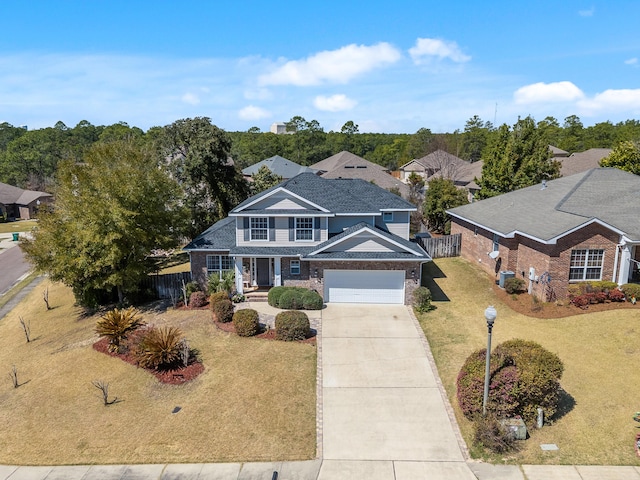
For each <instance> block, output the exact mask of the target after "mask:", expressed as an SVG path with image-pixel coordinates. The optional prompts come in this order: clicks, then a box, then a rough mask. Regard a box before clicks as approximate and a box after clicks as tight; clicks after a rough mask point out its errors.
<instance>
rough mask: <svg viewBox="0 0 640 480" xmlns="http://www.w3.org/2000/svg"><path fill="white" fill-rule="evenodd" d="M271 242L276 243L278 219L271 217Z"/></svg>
mask: <svg viewBox="0 0 640 480" xmlns="http://www.w3.org/2000/svg"><path fill="white" fill-rule="evenodd" d="M269 241H270V242H275V241H276V219H275V218H274V217H269Z"/></svg>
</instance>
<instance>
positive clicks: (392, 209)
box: [380, 207, 418, 212]
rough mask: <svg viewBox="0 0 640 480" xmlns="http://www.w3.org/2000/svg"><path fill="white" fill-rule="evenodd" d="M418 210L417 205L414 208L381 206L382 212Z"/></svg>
mask: <svg viewBox="0 0 640 480" xmlns="http://www.w3.org/2000/svg"><path fill="white" fill-rule="evenodd" d="M416 210H418V209H417V208H416V207H413V208H381V209H380V211H381V212H415V211H416Z"/></svg>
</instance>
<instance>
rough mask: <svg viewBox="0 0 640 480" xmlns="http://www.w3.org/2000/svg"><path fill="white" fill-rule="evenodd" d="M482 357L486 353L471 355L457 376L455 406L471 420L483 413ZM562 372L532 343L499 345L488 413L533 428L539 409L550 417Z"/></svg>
mask: <svg viewBox="0 0 640 480" xmlns="http://www.w3.org/2000/svg"><path fill="white" fill-rule="evenodd" d="M485 358H486V357H485V350H479V351H476V352H474V353H472V354H471V355H470V356H469V357H468V358H467V360H466V361H465V363H464V365H463V366H462V369H461V370H460V373H459V374H458V379H457V397H458V403H459V404H460V408H461V409H462V412H463V413H464V415H465V416H466V417H468V418H470V419H473V418H476V417H477V416H478V415H479V414H480V413H481V412H482V397H483V393H484V370H485ZM563 370H564V366H563V365H562V361H561V360H560V358H558V356H557V355H555V354H553V353H551V352H549V351H548V350H546V349H544V348H543V347H542V346H541V345H539V344H537V343H535V342H530V341H526V340H519V339H515V340H509V341H507V342H504V343H502V344H500V345H498V347H496V349H495V350H494V351H493V353H492V354H491V371H490V381H489V399H488V402H487V411H488V412H491V413H492V414H494V415H497V416H498V417H499V418H505V417H514V416H517V415H519V416H520V417H522V418H523V419H524V421H525V422H526V423H527V424H528V425H533V424H534V423H535V422H536V419H537V415H538V412H537V409H538V407H542V408H543V409H544V411H545V418H551V417H552V416H553V415H554V413H555V412H556V410H557V408H558V400H559V395H560V378H561V377H562V372H563Z"/></svg>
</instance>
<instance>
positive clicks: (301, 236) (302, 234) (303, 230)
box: [296, 217, 313, 240]
mask: <svg viewBox="0 0 640 480" xmlns="http://www.w3.org/2000/svg"><path fill="white" fill-rule="evenodd" d="M296 240H313V218H308V217H305V218H296Z"/></svg>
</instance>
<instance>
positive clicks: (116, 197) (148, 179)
mask: <svg viewBox="0 0 640 480" xmlns="http://www.w3.org/2000/svg"><path fill="white" fill-rule="evenodd" d="M178 199H179V188H178V185H177V184H176V182H175V181H174V180H172V179H171V178H170V177H169V175H168V174H167V173H166V172H165V171H164V170H163V168H162V166H161V165H159V163H158V160H157V157H156V156H154V155H152V154H151V153H150V152H149V151H148V150H144V149H142V148H141V147H140V146H137V145H135V144H134V143H132V142H130V141H115V142H110V143H106V144H105V143H98V144H95V145H94V146H93V147H92V148H91V149H90V150H89V151H88V152H87V154H86V155H85V157H84V162H82V163H77V162H74V161H73V160H65V161H62V162H61V163H60V166H59V171H58V176H57V188H56V203H55V207H54V208H53V210H52V211H50V212H42V213H41V215H40V221H39V224H38V227H37V229H36V230H35V232H34V236H33V239H32V240H24V241H23V242H22V244H21V246H22V248H23V250H24V251H25V252H26V254H27V256H28V258H29V259H30V260H31V262H32V263H33V264H34V265H35V266H36V268H37V270H39V271H40V272H45V273H47V274H49V276H50V277H51V278H52V279H53V280H57V281H61V282H63V283H64V284H66V285H68V286H70V287H71V288H72V289H73V292H74V295H75V297H76V300H77V301H78V302H79V303H80V304H83V305H87V306H90V305H94V304H95V303H96V302H97V301H98V300H97V299H98V298H99V297H100V292H113V291H117V293H118V298H119V300H120V301H121V302H122V300H123V299H124V295H125V294H126V293H127V292H133V291H135V290H136V289H137V287H138V285H139V281H140V280H141V279H142V278H144V277H145V276H146V275H147V273H149V272H150V271H151V270H153V265H151V264H150V263H149V262H147V258H148V256H149V253H150V252H151V250H153V249H155V248H170V247H172V246H175V245H176V244H177V241H178V238H179V236H180V234H181V233H182V232H181V222H182V219H183V218H185V216H184V215H183V214H182V213H181V207H180V206H179V202H178Z"/></svg>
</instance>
